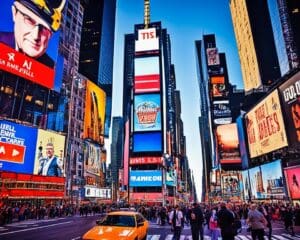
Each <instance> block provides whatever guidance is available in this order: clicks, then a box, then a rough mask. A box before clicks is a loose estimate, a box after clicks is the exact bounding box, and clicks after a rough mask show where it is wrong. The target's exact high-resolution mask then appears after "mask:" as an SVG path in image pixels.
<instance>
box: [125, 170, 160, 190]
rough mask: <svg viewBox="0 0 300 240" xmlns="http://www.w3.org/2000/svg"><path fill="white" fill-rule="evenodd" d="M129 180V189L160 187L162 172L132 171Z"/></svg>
mask: <svg viewBox="0 0 300 240" xmlns="http://www.w3.org/2000/svg"><path fill="white" fill-rule="evenodd" d="M129 179H130V180H129V181H130V183H129V185H130V187H160V186H162V172H161V171H160V170H135V171H133V170H132V171H130V178H129Z"/></svg>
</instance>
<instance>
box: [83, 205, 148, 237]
mask: <svg viewBox="0 0 300 240" xmlns="http://www.w3.org/2000/svg"><path fill="white" fill-rule="evenodd" d="M96 224H97V225H96V226H95V227H93V228H92V229H90V230H89V231H88V232H86V233H85V234H84V235H83V237H82V238H83V240H92V239H93V240H97V239H99V240H100V239H101V240H112V239H115V240H117V239H118V240H146V239H147V233H148V228H149V222H148V221H147V220H146V219H145V218H144V217H143V215H142V214H140V213H138V212H133V211H116V212H110V213H108V214H107V215H106V216H105V217H104V218H103V219H101V220H97V221H96Z"/></svg>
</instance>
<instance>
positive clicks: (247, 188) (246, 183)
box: [242, 170, 251, 200]
mask: <svg viewBox="0 0 300 240" xmlns="http://www.w3.org/2000/svg"><path fill="white" fill-rule="evenodd" d="M242 178H243V192H244V199H245V200H249V199H250V194H251V185H250V179H249V173H248V170H244V171H242Z"/></svg>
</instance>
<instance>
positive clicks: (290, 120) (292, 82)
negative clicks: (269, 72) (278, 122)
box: [279, 72, 300, 147]
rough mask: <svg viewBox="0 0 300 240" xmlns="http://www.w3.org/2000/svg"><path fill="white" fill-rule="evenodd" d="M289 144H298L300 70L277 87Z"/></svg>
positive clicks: (299, 139)
mask: <svg viewBox="0 0 300 240" xmlns="http://www.w3.org/2000/svg"><path fill="white" fill-rule="evenodd" d="M279 92H280V96H281V100H282V101H281V102H282V111H283V113H284V114H283V115H284V118H285V120H286V126H289V127H288V128H286V131H287V135H288V140H289V145H291V146H294V147H299V146H300V72H298V73H297V74H295V75H294V76H293V77H292V78H290V79H289V80H288V81H286V82H285V83H284V84H282V85H281V86H280V87H279Z"/></svg>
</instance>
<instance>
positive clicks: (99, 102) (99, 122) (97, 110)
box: [83, 80, 106, 144]
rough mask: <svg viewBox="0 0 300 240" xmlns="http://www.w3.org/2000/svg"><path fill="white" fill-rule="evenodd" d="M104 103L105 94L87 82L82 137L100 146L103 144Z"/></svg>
mask: <svg viewBox="0 0 300 240" xmlns="http://www.w3.org/2000/svg"><path fill="white" fill-rule="evenodd" d="M105 103H106V94H105V92H104V91H103V90H102V89H101V88H100V87H98V86H97V85H96V84H95V83H93V82H91V81H89V80H87V81H86V96H85V114H84V124H83V125H84V126H83V137H84V138H88V139H91V140H93V141H96V142H98V143H100V144H104V121H105Z"/></svg>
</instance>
